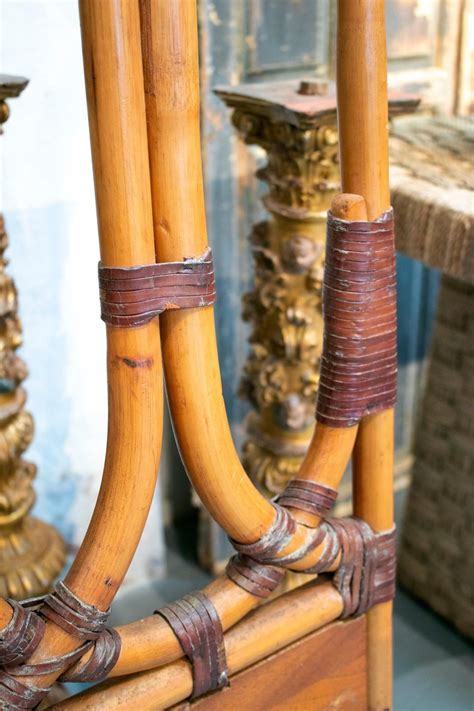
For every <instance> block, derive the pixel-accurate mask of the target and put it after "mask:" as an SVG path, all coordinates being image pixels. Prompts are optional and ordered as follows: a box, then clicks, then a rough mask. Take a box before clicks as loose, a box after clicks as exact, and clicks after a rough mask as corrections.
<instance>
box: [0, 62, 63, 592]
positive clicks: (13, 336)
mask: <svg viewBox="0 0 474 711" xmlns="http://www.w3.org/2000/svg"><path fill="white" fill-rule="evenodd" d="M27 83H28V81H27V80H26V79H23V78H22V77H11V76H6V75H0V133H2V132H3V131H2V124H3V123H4V122H5V121H6V120H7V119H8V115H9V109H8V105H7V103H6V99H10V98H14V97H17V96H19V95H20V93H21V92H22V90H23V89H24V88H25V86H26V85H27ZM7 247H8V237H7V233H6V231H5V226H4V221H3V217H2V216H1V215H0V595H1V596H2V597H13V598H17V599H21V598H24V597H31V596H35V595H40V594H42V593H44V592H46V591H47V590H48V589H49V588H50V587H51V583H52V582H53V580H54V578H55V577H56V576H57V575H58V573H59V572H60V571H61V568H62V567H63V565H64V561H65V556H66V549H65V544H64V541H63V539H62V538H61V537H60V535H59V534H58V533H57V531H56V530H55V529H54V528H53V527H52V526H50V525H48V524H46V523H43V522H42V521H40V520H38V519H36V518H33V517H32V516H30V515H29V511H30V509H31V507H32V506H33V504H34V502H35V492H34V489H33V484H32V482H33V479H34V477H35V474H36V466H35V465H34V464H33V463H32V462H28V461H25V460H24V459H23V458H22V455H23V453H24V452H25V451H26V449H27V448H28V446H29V445H30V443H31V440H32V438H33V431H34V425H33V418H32V416H31V415H30V413H29V412H27V411H26V410H25V409H24V405H25V402H26V393H25V390H24V389H23V387H22V382H23V381H24V380H25V378H26V377H27V375H28V371H27V368H26V365H25V363H24V362H23V361H22V360H21V358H19V357H18V355H17V354H16V350H17V348H18V347H19V346H21V343H22V327H21V322H20V319H19V317H18V302H17V290H16V286H15V283H14V281H13V279H12V278H11V277H10V276H9V275H8V274H7V272H6V267H7V264H8V261H7V260H6V258H5V256H4V253H5V250H6V249H7Z"/></svg>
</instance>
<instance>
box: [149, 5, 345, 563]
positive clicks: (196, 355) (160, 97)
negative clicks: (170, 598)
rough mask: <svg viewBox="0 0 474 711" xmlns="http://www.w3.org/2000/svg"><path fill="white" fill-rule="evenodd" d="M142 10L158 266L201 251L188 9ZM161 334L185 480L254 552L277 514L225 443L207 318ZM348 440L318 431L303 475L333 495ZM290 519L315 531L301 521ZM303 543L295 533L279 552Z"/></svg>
mask: <svg viewBox="0 0 474 711" xmlns="http://www.w3.org/2000/svg"><path fill="white" fill-rule="evenodd" d="M140 8H141V20H142V38H143V40H142V41H143V59H144V74H145V97H146V111H147V126H148V143H149V151H150V168H151V178H152V201H153V217H154V228H155V243H156V253H157V258H158V260H159V261H174V260H181V259H182V258H183V257H185V256H198V255H200V254H202V252H203V251H204V249H205V248H206V247H207V231H206V219H205V209H204V192H203V182H202V167H201V151H200V133H199V74H198V38H197V16H196V3H195V1H194V0H183V1H181V0H153V1H152V0H140ZM160 327H161V334H162V341H163V360H164V365H165V373H166V384H167V391H168V398H169V404H170V410H171V414H172V419H173V425H174V430H175V434H176V437H177V440H178V444H179V449H180V452H181V456H182V458H183V461H184V464H185V466H186V469H187V471H188V474H189V476H190V479H191V481H192V483H193V485H194V488H195V489H196V491H197V493H198V494H199V497H200V498H201V500H202V502H203V504H204V505H205V507H206V508H207V509H208V510H209V512H210V513H211V515H212V516H213V517H214V519H215V520H216V521H217V522H218V523H219V524H220V525H221V526H222V527H223V528H224V529H225V530H226V531H227V533H228V534H229V535H230V536H231V537H233V538H235V539H236V540H238V541H240V542H242V543H252V542H254V541H256V540H258V539H259V538H260V537H261V535H262V534H263V533H265V532H266V531H267V530H268V528H269V527H270V525H271V524H272V522H273V519H274V516H275V513H274V510H273V508H272V506H271V505H270V503H269V502H268V501H266V500H265V499H264V498H263V496H261V495H260V494H259V492H258V491H257V490H256V488H255V487H254V486H253V484H252V483H251V481H250V480H249V478H248V477H247V475H246V473H245V471H244V470H243V468H242V465H241V463H240V460H239V457H238V455H237V452H236V450H235V447H234V444H233V441H232V436H231V433H230V428H229V423H228V420H227V415H226V411H225V405H224V401H223V398H222V384H221V378H220V371H219V362H218V355H217V345H216V337H215V327H214V316H213V310H212V309H211V308H206V309H189V310H186V311H169V312H167V313H164V314H163V315H162V316H161V317H160ZM356 432H357V427H353V428H348V429H346V430H344V431H341V430H337V431H335V430H333V429H332V428H330V427H327V426H324V425H320V424H318V425H317V427H316V431H315V435H314V437H313V440H312V442H311V445H310V448H309V451H308V454H307V457H306V459H305V462H304V463H303V466H302V470H301V476H302V477H305V478H308V479H313V480H317V481H319V482H321V483H328V484H329V485H331V486H334V487H335V488H337V486H338V485H339V482H340V479H341V478H342V475H343V473H344V470H345V468H346V465H347V462H348V461H349V458H350V455H351V451H352V448H353V444H354V441H355V436H356ZM295 518H298V520H301V521H302V522H304V523H306V524H310V525H316V524H317V523H318V519H316V518H314V517H313V518H312V519H311V517H309V516H308V515H306V514H302V513H301V512H295ZM306 535H307V531H306V530H305V529H304V527H301V526H300V527H299V528H298V531H297V533H296V535H295V537H294V539H293V541H292V542H291V543H290V545H289V546H288V548H287V549H286V550H285V553H289V552H290V551H291V550H294V549H295V548H296V547H298V546H299V545H301V543H302V541H303V540H304V539H305V537H306ZM312 559H314V555H313V556H312ZM309 560H310V559H309V558H308V559H305V561H302V562H301V563H300V564H298V565H296V566H295V568H298V567H299V568H300V569H301V568H303V567H305V565H308V564H309Z"/></svg>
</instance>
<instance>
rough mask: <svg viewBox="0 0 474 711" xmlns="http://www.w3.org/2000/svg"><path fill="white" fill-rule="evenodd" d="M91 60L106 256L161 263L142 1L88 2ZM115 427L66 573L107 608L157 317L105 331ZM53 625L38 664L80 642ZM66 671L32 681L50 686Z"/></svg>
mask: <svg viewBox="0 0 474 711" xmlns="http://www.w3.org/2000/svg"><path fill="white" fill-rule="evenodd" d="M80 9H81V24H82V39H83V53H84V66H85V77H86V88H87V100H88V109H89V123H90V133H91V141H92V154H93V165H94V178H95V188H96V200H97V212H98V222H99V237H100V252H101V259H102V262H103V264H104V265H106V266H136V265H140V264H145V263H150V262H154V261H155V254H154V246H153V234H152V233H153V226H152V214H151V200H150V183H149V170H148V149H147V139H146V128H145V106H144V95H143V79H142V76H143V75H142V62H141V53H140V25H139V14H138V7H136V6H135V5H134V4H133V3H130V2H128V0H101V2H99V3H97V2H95V1H94V0H81V4H80ZM107 375H108V407H109V424H108V437H107V453H106V459H105V465H104V473H103V478H102V484H101V488H100V492H99V496H98V499H97V503H96V506H95V509H94V513H93V515H92V519H91V522H90V524H89V528H88V531H87V533H86V536H85V538H84V541H83V544H82V546H81V548H80V550H79V553H78V555H77V556H76V559H75V561H74V563H73V565H72V567H71V569H70V571H69V573H68V574H67V576H66V578H65V582H66V584H67V585H68V586H69V587H70V589H71V590H72V591H73V592H74V593H75V594H76V595H78V596H79V597H81V598H82V599H83V600H85V601H86V602H88V603H91V604H94V605H96V606H97V607H99V608H100V609H102V610H106V609H107V608H108V607H109V606H110V604H111V602H112V600H113V598H114V596H115V593H116V592H117V590H118V587H119V586H120V583H121V582H122V580H123V577H124V575H125V573H126V571H127V569H128V566H129V564H130V561H131V559H132V557H133V554H134V552H135V549H136V546H137V544H138V541H139V539H140V536H141V533H142V530H143V527H144V524H145V520H146V517H147V514H148V510H149V507H150V503H151V500H152V497H153V492H154V488H155V482H156V474H157V470H158V463H159V456H160V448H161V433H162V406H163V402H162V369H161V358H160V348H159V331H158V327H157V324H156V321H155V322H152V323H150V324H148V325H146V326H143V327H141V328H136V329H129V330H127V329H119V328H113V327H107ZM80 643H81V642H80V641H79V640H77V639H76V638H72V637H70V636H69V635H67V634H66V633H65V632H64V631H63V630H62V629H60V628H58V627H56V626H55V625H54V624H52V623H48V624H47V628H46V632H45V635H44V638H43V640H42V642H41V644H40V646H39V647H38V649H37V650H36V651H35V653H34V654H33V655H32V657H31V659H30V662H31V663H33V664H34V663H36V662H40V661H44V660H46V659H48V658H51V657H52V656H55V655H58V654H61V653H63V652H67V651H69V650H71V649H74V648H76V647H78V646H79V645H80ZM58 675H59V674H55V675H51V676H43V677H37V678H24V681H25V682H26V683H28V682H30V683H33V684H35V685H36V686H43V687H45V686H48V685H49V684H50V683H52V681H54V678H56V677H57V676H58Z"/></svg>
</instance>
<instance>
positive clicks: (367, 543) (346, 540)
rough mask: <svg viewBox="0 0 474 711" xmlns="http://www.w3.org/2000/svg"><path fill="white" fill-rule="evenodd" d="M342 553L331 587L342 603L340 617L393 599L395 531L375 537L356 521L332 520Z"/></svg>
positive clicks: (355, 519) (369, 530)
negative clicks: (334, 588)
mask: <svg viewBox="0 0 474 711" xmlns="http://www.w3.org/2000/svg"><path fill="white" fill-rule="evenodd" d="M327 524H328V525H329V526H330V527H331V528H332V529H333V531H334V532H335V534H336V536H337V538H338V540H339V544H340V549H341V563H340V565H339V568H338V569H337V571H336V573H335V574H334V577H333V584H334V586H335V587H336V588H337V590H339V592H340V593H341V596H342V599H343V601H344V609H343V613H342V617H343V618H345V617H349V616H350V615H361V614H363V613H364V612H366V611H367V610H369V609H370V608H371V607H373V605H376V604H378V603H380V602H386V601H388V600H392V599H393V598H394V596H395V529H392V530H390V531H385V532H383V533H380V534H375V533H374V532H373V531H372V529H371V528H370V526H369V525H368V524H367V523H365V521H362V520H361V519H358V518H346V519H331V520H329V521H327Z"/></svg>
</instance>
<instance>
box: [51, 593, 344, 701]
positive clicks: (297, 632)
mask: <svg viewBox="0 0 474 711" xmlns="http://www.w3.org/2000/svg"><path fill="white" fill-rule="evenodd" d="M341 611H342V601H341V596H340V595H339V593H338V592H337V591H336V590H335V588H334V587H333V586H332V585H331V583H327V582H325V583H320V582H316V583H310V584H309V585H307V586H305V587H304V588H301V589H299V590H295V591H293V592H291V593H288V594H287V595H285V596H283V597H281V598H278V599H277V600H275V601H273V602H269V603H268V604H267V605H265V606H263V607H261V608H260V609H259V610H257V611H256V612H255V613H253V615H252V616H250V617H249V618H248V619H246V620H244V621H243V622H241V623H239V624H238V625H236V627H234V629H232V630H231V631H230V632H228V633H227V634H226V635H225V638H224V641H225V649H226V656H227V661H228V666H229V672H230V674H235V673H236V672H238V671H240V670H242V669H245V668H247V667H249V666H250V665H251V664H254V663H255V662H257V661H259V660H260V659H264V658H265V657H267V656H268V655H270V654H273V653H275V652H276V651H278V650H279V649H282V648H283V647H286V646H287V645H289V644H291V643H292V642H294V641H295V640H298V639H301V638H302V637H303V636H304V635H307V634H309V633H310V632H314V631H315V630H317V629H319V628H321V627H323V626H324V625H326V624H328V623H329V622H332V621H333V620H335V619H337V617H339V615H340V614H341ZM275 620H278V625H275ZM191 691H192V676H191V668H190V665H189V663H188V662H185V661H179V662H174V663H173V664H169V665H167V666H165V667H161V668H160V669H154V670H152V671H148V672H142V673H141V674H134V675H132V676H129V677H126V678H124V679H119V680H116V681H115V680H113V681H112V680H111V681H108V682H105V683H103V684H100V685H98V686H97V687H95V688H93V689H91V690H89V691H85V692H82V693H80V694H78V695H77V696H74V697H71V698H70V699H67V700H65V701H63V702H62V703H59V704H56V705H54V706H52V707H51V708H53V709H57V710H59V709H68V711H73V710H74V709H81V711H85V710H86V709H87V710H90V711H92V710H94V711H99V709H110V708H111V707H115V706H122V707H123V708H139V709H140V711H147V710H148V709H149V710H150V711H152V710H153V711H157V710H158V709H164V708H168V707H169V706H171V705H172V704H175V703H177V702H178V701H181V700H183V699H185V698H186V697H188V696H189V695H190V694H191Z"/></svg>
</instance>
